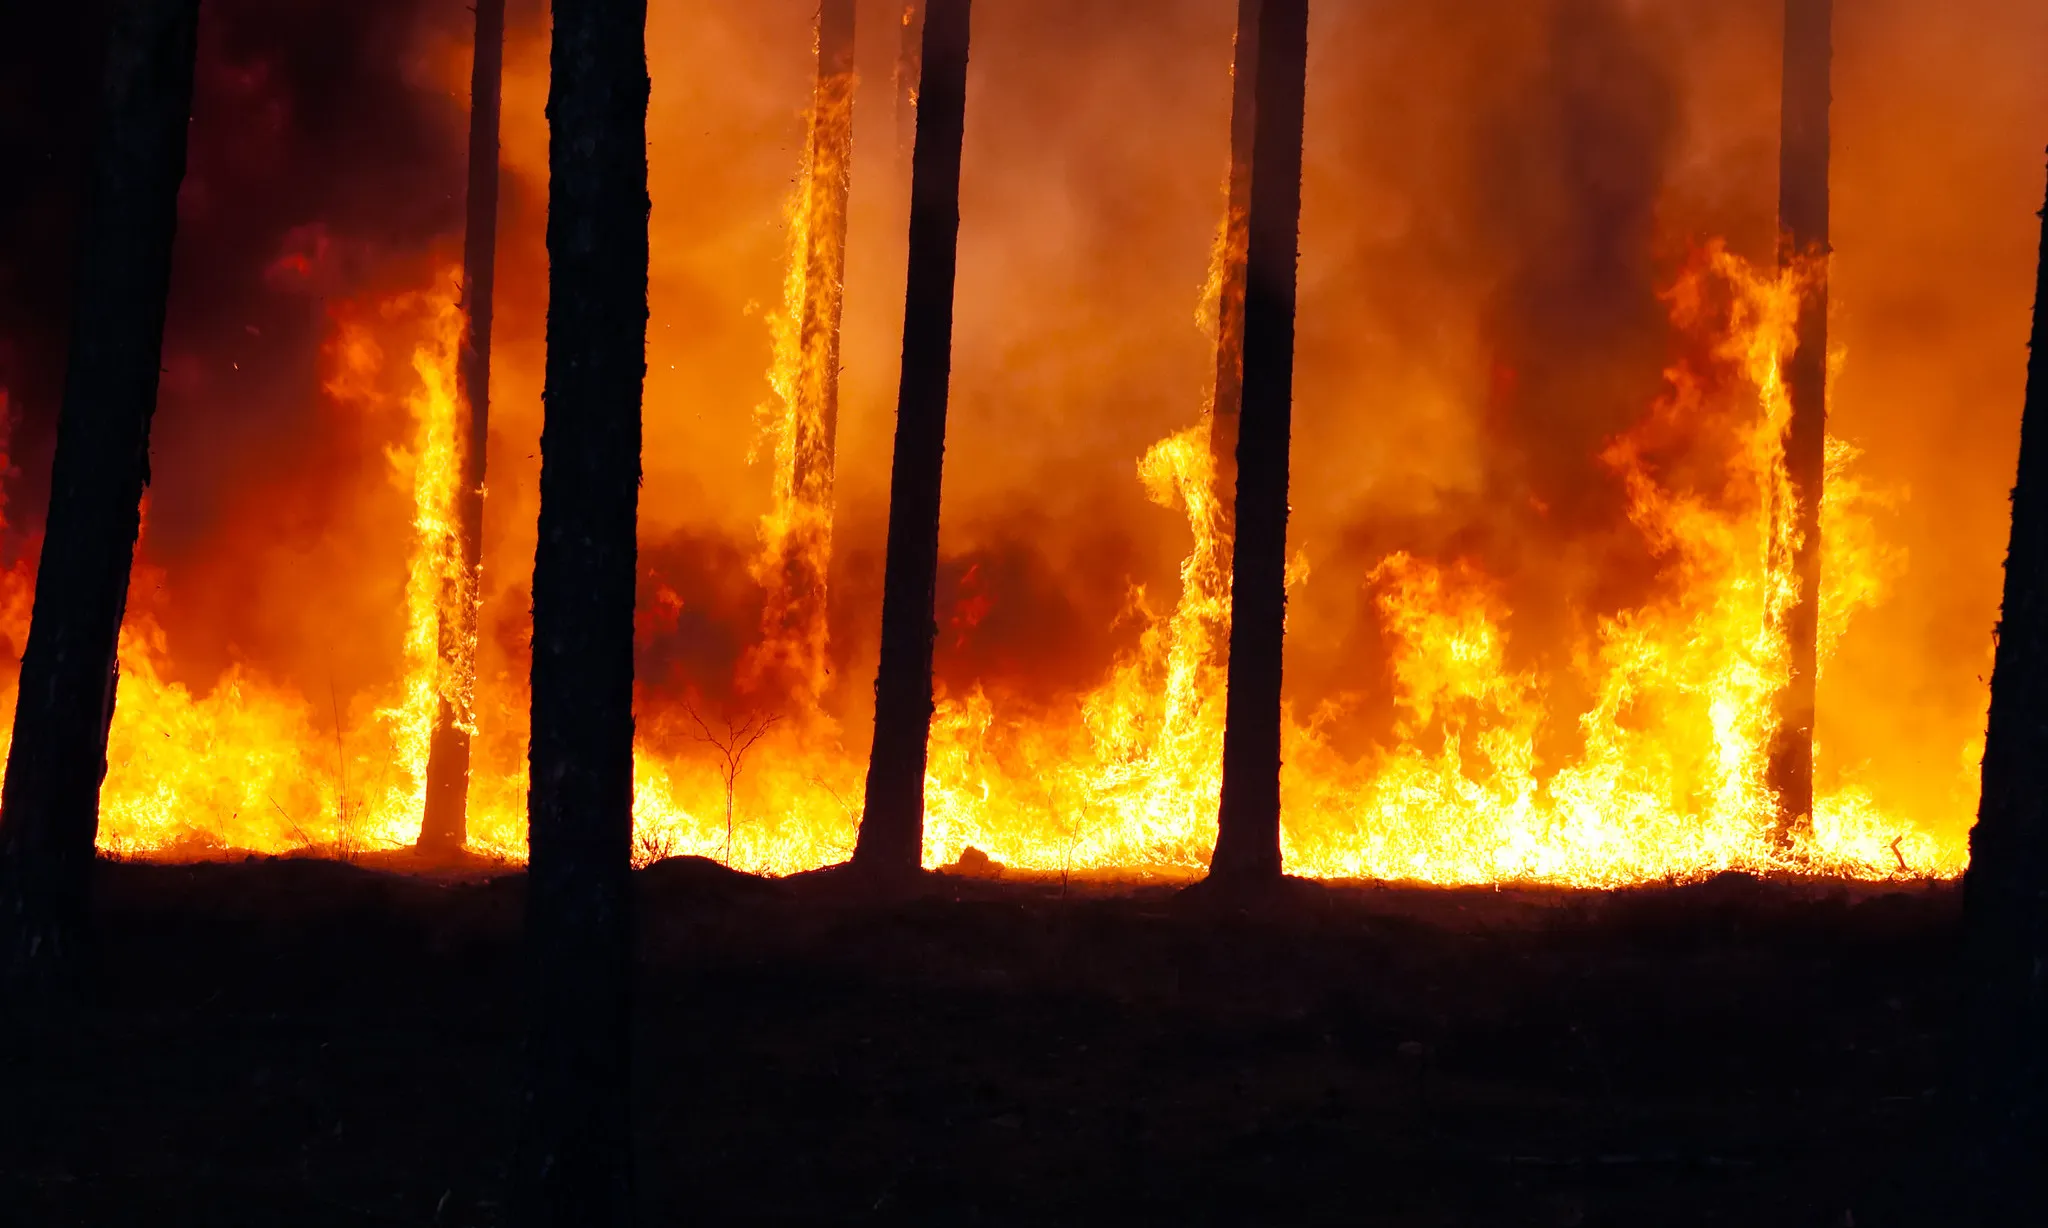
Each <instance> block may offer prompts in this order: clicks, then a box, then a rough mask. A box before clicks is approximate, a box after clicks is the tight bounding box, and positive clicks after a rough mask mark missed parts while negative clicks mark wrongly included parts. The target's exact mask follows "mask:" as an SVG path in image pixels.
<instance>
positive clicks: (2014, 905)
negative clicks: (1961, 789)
mask: <svg viewBox="0 0 2048 1228" xmlns="http://www.w3.org/2000/svg"><path fill="white" fill-rule="evenodd" d="M2041 221H2042V226H2041V250H2040V257H2039V261H2038V263H2037V266H2036V273H2035V282H2034V331H2033V338H2032V343H2031V344H2032V356H2031V358H2030V359H2029V361H2028V363H2027V401H2026V409H2025V411H2024V413H2023V416H2022V417H2021V419H2020V463H2019V479H2018V481H2017V482H2015V483H2014V485H2013V490H2012V541H2011V544H2010V546H2009V547H2008V548H2007V550H2006V556H2005V602H2004V606H2003V608H2002V610H2001V613H2000V617H1999V623H1998V654H1997V659H1996V662H1995V664H1994V665H1993V667H1992V673H1991V718H1990V725H1989V727H1988V728H1987V730H1986V732H1985V735H1984V794H1983V800H1982V802H1981V803H1980V804H1979V807H1978V811H1977V826H1976V828H1975V830H1973V831H1972V832H1971V833H1970V869H1969V873H1968V874H1967V875H1966V876H1965V878H1964V880H1963V912H1964V918H1965V923H1966V927H1967V931H1968V941H1969V960H1968V967H1969V974H1970V1008H1971V1009H1970V1019H1971V1028H1970V1031H1969V1033H1968V1034H1967V1035H1966V1038H1965V1042H1964V1064H1965V1068H1966V1071H1965V1073H1966V1077H1967V1083H1966V1102H1967V1106H1968V1109H1969V1112H1970V1118H1971V1120H1970V1121H1969V1123H1968V1125H1969V1127H1970V1133H1969V1140H1970V1151H1971V1159H1972V1161H1973V1165H1972V1167H1973V1168H1974V1170H1975V1171H1973V1172H1971V1173H1970V1174H1969V1177H1970V1180H1969V1181H1968V1183H1967V1185H1968V1186H1969V1188H1970V1190H1972V1191H1974V1192H1975V1193H1976V1194H1977V1195H1979V1196H1980V1197H1981V1198H1982V1199H1983V1200H1984V1203H1985V1206H1984V1207H1983V1213H1982V1214H1981V1215H1979V1216H1977V1217H1976V1218H1974V1219H1971V1218H1969V1217H1967V1216H1959V1217H1958V1219H1957V1222H1958V1223H1961V1222H1965V1221H1966V1220H1967V1221H1968V1222H1972V1223H1982V1224H2039V1223H2048V1183H2044V1170H2043V1163H2042V1160H2043V1156H2044V1155H2048V971H2044V970H2048V438H2044V436H2048V204H2044V205H2043V206H2042V211H2041ZM1964 1192H1965V1191H1964V1190H1962V1189H1959V1190H1958V1194H1959V1195H1960V1194H1963V1193H1964Z"/></svg>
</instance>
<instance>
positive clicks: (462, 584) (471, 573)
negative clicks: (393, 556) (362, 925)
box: [420, 0, 505, 854]
mask: <svg viewBox="0 0 2048 1228" xmlns="http://www.w3.org/2000/svg"><path fill="white" fill-rule="evenodd" d="M504 68H505V0H477V6H476V52H475V55H474V58H473V60H472V63H471V70H470V86H469V99H470V104H469V200H468V218H467V220H466V223H465V225H464V228H463V235H462V315H463V329H462V352H461V354H460V355H459V356H458V358H457V363H456V369H455V381H456V397H455V400H456V405H457V406H458V412H459V413H461V414H462V415H463V421H462V423H461V425H460V427H459V428H458V429H457V431H456V438H457V440H458V441H460V446H461V447H462V461H461V463H462V488H461V489H460V490H459V491H457V492H456V498H455V511H456V532H457V533H459V534H460V535H461V541H460V542H459V543H458V546H459V548H460V550H461V558H462V576H461V578H460V580H459V581H458V583H457V584H456V585H455V587H456V589H457V591H455V592H451V593H446V594H444V595H443V597H442V601H441V619H442V621H441V632H440V658H441V659H440V669H441V675H442V688H441V692H442V693H441V706H440V709H439V710H438V712H437V713H436V714H435V718H434V737H433V741H432V743H431V744H430V745H429V747H428V751H427V806H426V813H425V814H424V815H423V816H422V818H421V822H420V848H421V850H422V851H425V852H432V853H442V854H445V853H452V852H455V851H456V850H458V849H460V848H461V847H462V846H463V844H464V843H465V842H467V840H468V838H469V740H470V737H471V735H472V734H473V733H474V732H475V729H476V704H475V694H476V619H477V602H478V601H479V600H481V598H482V590H481V581H482V575H481V573H480V571H479V568H480V567H481V565H482V562H483V549H484V461H485V445H486V443H487V441H488V440H489V438H490V429H491V298H492V290H493V286H494V284H495V282H496V280H497V254H498V112H499V104H500V96H501V94H502V91H503V82H504V75H505V73H504ZM451 609H452V610H454V611H456V616H455V618H454V619H452V620H451V619H450V618H449V616H448V612H449V611H450V610H451ZM451 691H452V692H453V695H452V696H451V695H450V692H451Z"/></svg>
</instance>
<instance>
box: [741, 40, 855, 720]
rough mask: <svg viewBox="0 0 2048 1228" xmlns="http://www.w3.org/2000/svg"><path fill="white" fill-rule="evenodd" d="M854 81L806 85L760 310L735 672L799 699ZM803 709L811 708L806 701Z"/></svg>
mask: <svg viewBox="0 0 2048 1228" xmlns="http://www.w3.org/2000/svg"><path fill="white" fill-rule="evenodd" d="M854 85H855V80H854V74H852V73H851V72H846V73H837V74H830V75H821V77H820V79H819V82H818V88H817V96H816V98H815V100H814V102H813V105H812V107H811V110H810V114H809V116H808V125H807V126H808V129H809V139H808V140H807V141H806V142H805V152H804V156H803V161H802V164H801V165H800V166H799V168H798V171H797V187H796V190H795V191H794V192H793V193H792V194H791V195H790V198H789V203H788V204H787V206H786V207H785V210H784V213H785V217H786V219H787V223H788V228H789V264H788V269H787V272H786V273H785V274H784V276H783V287H782V292H783V304H782V309H781V310H780V311H777V312H774V313H772V314H771V315H770V316H769V318H768V325H769V332H770V335H771V337H772V338H773V342H774V355H775V358H774V365H773V366H772V367H771V368H770V369H769V372H768V384H769V387H770V389H771V390H772V391H773V393H774V397H773V399H772V400H771V401H770V402H768V403H766V404H764V405H762V406H761V407H760V408H759V409H758V410H757V411H756V414H757V417H758V418H759V419H760V421H761V424H762V427H763V432H762V433H763V435H764V436H765V437H766V438H767V439H768V440H769V441H770V442H771V443H772V452H773V457H774V464H775V502H774V505H773V507H772V508H771V510H770V511H769V512H768V514H767V515H765V516H763V517H762V519H761V529H760V533H761V550H760V553H759V554H757V555H756V556H755V559H754V561H753V564H752V571H753V575H754V578H755V579H756V580H757V581H759V582H760V583H761V585H762V587H763V588H764V589H765V590H766V593H767V601H766V604H765V606H764V609H763V613H762V624H761V625H762V638H761V640H760V642H759V643H758V644H756V645H755V646H754V648H753V650H752V651H751V652H750V653H749V656H748V660H747V663H746V665H745V667H744V673H745V675H746V677H747V679H748V681H749V682H751V683H752V684H754V685H756V686H758V685H759V684H760V683H761V682H762V681H764V680H765V679H766V678H767V677H768V676H770V675H781V676H782V677H784V678H786V679H787V680H788V681H789V683H790V685H791V687H792V689H793V690H794V691H795V693H796V695H797V697H798V698H799V699H801V700H805V701H814V700H815V699H816V697H817V696H819V695H822V694H823V693H824V691H825V689H826V687H827V685H828V684H829V682H830V680H831V666H830V661H829V648H830V632H829V628H828V625H827V617H826V593H827V580H828V578H829V572H830V569H831V562H832V476H833V474H832V469H833V446H834V436H835V435H836V433H837V432H836V419H837V414H838V405H837V402H838V395H839V394H838V382H839V373H838V364H839V336H838V333H839V314H840V305H841V303H842V302H843V296H844V294H845V285H844V282H845V270H846V206H847V187H848V176H849V175H850V173H851V153H852V145H853V94H854ZM749 459H750V460H751V459H752V458H749ZM804 707H805V709H806V711H807V712H812V711H814V710H815V704H814V703H811V702H806V703H805V704H804Z"/></svg>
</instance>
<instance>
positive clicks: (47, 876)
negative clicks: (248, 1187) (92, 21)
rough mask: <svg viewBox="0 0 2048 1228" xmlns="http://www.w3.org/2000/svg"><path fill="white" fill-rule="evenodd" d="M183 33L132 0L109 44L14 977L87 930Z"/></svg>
mask: <svg viewBox="0 0 2048 1228" xmlns="http://www.w3.org/2000/svg"><path fill="white" fill-rule="evenodd" d="M198 30H199V0H129V2H128V3H124V4H123V5H122V6H121V9H120V10H119V12H118V14H117V15H116V17H115V20H114V25H113V29H112V35H111V38H110V40H109V42H108V48H107V63H106V72H105V78H104V83H103V94H102V98H101V106H102V108H103V113H102V116H101V121H100V125H101V126H100V134H99V144H98V150H97V153H96V155H95V159H94V164H93V179H92V188H91V192H92V196H91V203H90V205H89V207H88V212H87V214H86V217H85V224H84V227H83V229H82V230H81V232H80V237H79V241H80V259H79V269H78V283H77V287H78V288H77V296H78V297H77V301H76V302H75V303H74V304H73V307H72V317H71V348H70V355H69V358H68V365H67V368H66V371H65V378H64V402H63V407H62V416H61V417H60V418H59V420H58V425H57V452H56V457H55V460H54V462H53V464H52V468H51V475H50V510H49V517H48V519H47V521H46V523H45V527H44V534H43V550H42V563H41V570H40V571H38V572H37V576H36V596H35V610H34V613H33V615H32V616H31V619H30V623H29V635H28V646H27V651H26V652H25V653H24V654H23V656H22V661H21V688H20V698H19V700H18V702H17V706H16V708H15V711H14V740H13V743H12V744H11V746H10V747H9V749H8V755H7V778H6V783H5V786H4V789H0V942H4V943H5V949H4V950H0V961H4V962H5V964H6V965H7V969H5V970H11V971H12V973H14V974H17V975H20V976H23V977H34V978H38V979H40V978H42V977H43V976H45V975H46V974H60V973H62V972H63V970H64V967H65V964H66V962H67V960H68V959H69V957H70V955H71V954H72V950H73V947H74V946H75V945H76V944H77V942H78V941H79V940H80V939H81V937H82V935H83V933H84V929H85V924H86V898H87V891H88V887H89V883H90V879H91V871H92V862H93V845H94V841H95V840H96V839H97V837H98V834H99V794H100V782H101V780H103V779H104V778H105V776H106V771H107V730H108V727H109V725H110V724H111V723H112V721H113V718H114V691H115V685H116V680H117V676H118V672H119V671H118V663H117V659H116V649H117V646H118V644H119V640H120V635H121V619H122V616H123V614H124V613H125V611H126V609H127V603H128V573H129V568H130V567H131V566H132V564H133V563H134V559H135V540H136V536H137V534H138V533H139V532H140V529H141V522H142V511H141V507H142V492H143V490H144V488H145V487H147V486H148V484H149V427H150V419H151V417H152V416H153V415H154V413H155V410H156V397H157V373H158V371H159V369H160V367H161V364H162V358H163V339H164V314H165V303H166V299H167V298H168V295H169V293H170V282H171V248H172V243H173V240H174V238H175V236H176V234H177V228H178V188H179V185H180V184H181V183H182V182H183V181H184V178H185V141H186V131H187V129H188V127H189V126H190V121H191V114H192V75H193V64H194V60H195V58H196V56H197V52H198Z"/></svg>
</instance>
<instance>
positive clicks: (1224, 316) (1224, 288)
mask: <svg viewBox="0 0 2048 1228" xmlns="http://www.w3.org/2000/svg"><path fill="white" fill-rule="evenodd" d="M1259 7H1260V0H1238V4H1237V43H1236V53H1235V55H1234V56H1233V59H1232V63H1231V70H1230V187H1229V193H1230V196H1229V203H1228V205H1227V209H1228V212H1227V213H1226V214H1225V215H1224V220H1223V238H1222V242H1221V244H1220V246H1219V250H1218V251H1217V263H1218V268H1217V271H1216V272H1217V278H1216V383H1215V391H1214V393H1213V394H1212V396H1211V397H1210V402H1209V452H1210V455H1211V456H1212V457H1213V458H1214V460H1215V464H1216V489H1217V491H1218V492H1219V495H1220V496H1221V497H1219V498H1218V499H1217V510H1218V516H1219V518H1220V519H1221V521H1222V524H1221V525H1220V528H1221V537H1222V539H1223V542H1224V548H1225V549H1226V550H1227V549H1228V542H1229V538H1230V534H1231V526H1232V524H1233V523H1234V522H1235V519H1236V517H1235V510H1236V509H1235V507H1234V505H1233V498H1232V496H1233V495H1234V493H1235V487H1236V485H1237V423H1238V412H1239V410H1241V409H1242V408H1243V407H1244V290H1245V267H1246V261H1247V259H1248V258H1249V254H1250V247H1251V215H1252V143H1253V141H1254V140H1255V139H1256V138H1257V136H1258V128H1257V124H1256V122H1255V121H1256V117H1257V115H1258V79H1259ZM1224 561H1225V564H1226V566H1227V565H1228V558H1227V556H1226V559H1225V560H1224Z"/></svg>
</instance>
